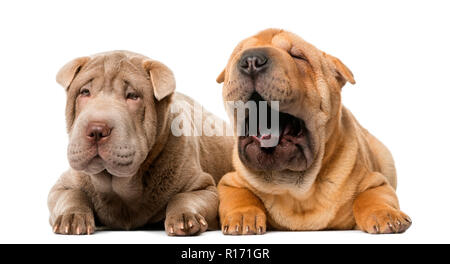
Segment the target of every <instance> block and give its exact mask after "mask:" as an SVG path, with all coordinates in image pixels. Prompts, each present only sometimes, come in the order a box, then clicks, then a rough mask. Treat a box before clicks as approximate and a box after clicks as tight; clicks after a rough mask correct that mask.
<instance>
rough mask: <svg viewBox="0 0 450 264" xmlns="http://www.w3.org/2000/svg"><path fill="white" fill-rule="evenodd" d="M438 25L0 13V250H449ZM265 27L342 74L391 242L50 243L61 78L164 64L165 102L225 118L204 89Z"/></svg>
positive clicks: (303, 237) (99, 11) (165, 13)
mask: <svg viewBox="0 0 450 264" xmlns="http://www.w3.org/2000/svg"><path fill="white" fill-rule="evenodd" d="M449 11H450V5H449V2H448V1H420V2H418V1H371V2H369V1H304V2H303V1H280V0H276V1H262V0H259V1H242V0H241V1H231V0H227V1H223V2H219V1H179V2H172V1H166V0H165V1H154V2H152V1H131V0H127V1H80V0H78V1H1V3H0V47H1V48H0V78H1V83H0V85H1V87H0V98H1V99H0V100H1V102H0V118H1V120H0V121H1V122H0V125H1V129H0V143H1V144H0V155H1V156H0V160H1V167H0V169H1V170H0V173H1V178H0V179H1V180H0V242H4V243H11V242H16V243H22V242H38V243H45V242H52V243H66V242H73V243H103V242H106V243H115V242H119V243H128V242H130V243H141V242H142V243H328V242H336V243H380V242H387V243H398V242H406V243H414V242H450V230H449V229H448V221H450V213H449V210H450V207H449V201H450V200H449V198H450V197H449V194H450V173H449V170H448V164H449V163H450V161H449V149H450V144H449V136H450V133H449V132H450V131H449V130H450V129H449V128H450V126H449V124H448V119H449V118H448V114H449V113H450V112H449V105H450V103H449V99H450V98H449V96H450V85H449V78H448V76H449V73H450V67H449V62H450V55H449V48H450V34H449V26H450V19H449ZM267 27H277V28H284V29H287V30H290V31H293V32H294V33H297V34H299V35H300V36H302V37H303V38H304V39H305V40H307V41H309V42H311V43H313V44H314V45H316V46H317V47H318V48H320V49H322V50H324V51H326V52H327V53H330V54H333V55H335V56H337V57H338V58H340V59H341V60H342V61H343V62H344V63H345V64H346V65H347V66H348V67H349V68H350V69H351V70H352V71H353V73H354V75H355V79H356V85H354V86H351V85H348V86H346V87H344V89H343V101H344V104H345V105H346V106H347V107H348V108H350V110H351V111H352V112H353V113H354V114H355V115H356V117H357V118H358V119H359V121H360V122H361V123H362V125H363V126H365V127H366V128H367V129H369V131H371V132H372V133H373V134H374V135H375V136H377V137H378V138H379V139H380V140H382V141H383V142H384V143H385V144H386V145H387V146H388V147H389V148H390V150H391V151H392V153H393V155H394V158H395V160H396V163H397V170H398V182H399V186H398V196H399V198H400V204H401V208H402V209H403V210H404V211H405V212H406V213H407V214H409V215H410V216H411V218H412V219H413V225H412V227H411V228H410V229H409V230H408V231H407V232H406V233H405V234H402V235H377V236H374V235H368V234H365V233H362V232H359V231H340V232H329V231H323V232H289V233H288V232H272V233H269V234H267V235H264V236H250V237H229V236H227V237H225V236H223V235H221V233H220V232H208V233H206V234H203V235H201V236H199V237H194V238H172V237H167V236H166V235H165V234H164V233H163V232H162V231H161V232H159V231H135V232H97V233H96V234H95V235H93V236H78V237H76V236H73V237H68V236H60V235H54V234H53V233H52V231H51V228H50V226H49V224H48V209H47V205H46V200H47V194H48V191H49V189H50V188H51V186H52V185H53V183H54V182H55V181H56V180H57V178H58V177H59V175H60V174H61V173H62V172H63V171H64V170H66V169H67V168H68V162H67V159H66V144H67V135H66V131H65V121H64V107H65V94H64V91H63V88H61V87H59V86H58V85H57V84H56V82H55V75H56V72H57V71H58V70H59V68H60V67H61V66H62V65H64V64H65V63H66V62H67V61H69V60H71V59H73V58H75V57H78V56H85V55H89V54H93V53H97V52H101V51H107V50H114V49H128V50H131V51H136V52H139V53H142V54H145V55H147V56H149V57H152V58H155V59H158V60H161V61H162V62H164V63H165V64H166V65H168V66H169V67H170V68H172V70H173V71H174V73H175V76H176V79H177V89H178V91H181V92H184V93H186V94H188V95H190V96H191V97H193V98H195V99H196V100H197V101H198V102H200V103H201V104H203V105H204V106H205V107H206V108H207V109H209V110H210V111H212V112H214V113H216V114H218V115H219V116H221V117H223V118H226V116H225V114H224V110H223V105H222V101H221V85H219V84H217V83H216V82H215V78H216V76H217V75H218V74H219V73H220V71H221V70H222V69H223V67H224V66H225V64H226V62H227V59H228V56H229V55H230V53H231V51H232V49H233V48H234V46H235V45H236V44H237V43H238V41H240V40H242V39H243V38H245V37H248V36H250V35H252V34H255V33H257V32H258V31H260V30H262V29H265V28H267Z"/></svg>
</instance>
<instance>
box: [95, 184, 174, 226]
mask: <svg viewBox="0 0 450 264" xmlns="http://www.w3.org/2000/svg"><path fill="white" fill-rule="evenodd" d="M163 185H164V184H163ZM167 188H170V185H169V186H168V185H167V184H165V185H164V186H161V185H148V183H147V182H146V181H130V180H128V179H120V178H113V179H111V180H107V179H103V181H102V182H101V184H99V182H96V184H94V192H93V193H92V196H91V197H92V200H93V204H94V209H95V213H96V215H97V217H98V219H99V220H100V222H101V223H102V224H104V225H107V226H110V227H115V228H123V229H130V228H136V227H140V226H144V225H145V224H147V223H149V222H152V221H153V220H155V221H159V220H161V219H159V218H161V217H163V215H164V214H163V213H164V211H165V206H166V205H167V203H168V201H169V199H170V196H171V195H170V193H171V192H169V191H167ZM161 215H162V216H161ZM156 218H158V219H156Z"/></svg>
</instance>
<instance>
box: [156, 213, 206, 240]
mask: <svg viewBox="0 0 450 264" xmlns="http://www.w3.org/2000/svg"><path fill="white" fill-rule="evenodd" d="M164 226H165V229H166V233H167V234H168V235H169V236H193V235H199V234H201V233H203V232H205V231H206V229H208V223H207V222H206V220H205V218H204V217H203V216H202V215H200V214H196V213H190V212H189V213H175V214H170V215H167V217H166V221H165V223H164Z"/></svg>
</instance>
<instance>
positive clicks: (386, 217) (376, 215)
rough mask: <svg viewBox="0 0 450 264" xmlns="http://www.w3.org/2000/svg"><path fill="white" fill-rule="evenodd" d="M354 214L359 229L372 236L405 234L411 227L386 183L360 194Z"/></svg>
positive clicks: (354, 204)
mask: <svg viewBox="0 0 450 264" xmlns="http://www.w3.org/2000/svg"><path fill="white" fill-rule="evenodd" d="M353 214H354V216H355V221H356V224H357V225H358V227H359V228H360V229H361V230H363V231H366V232H368V233H371V234H389V233H403V232H405V230H406V229H408V228H409V226H410V225H411V219H410V218H409V217H408V216H407V215H406V214H405V213H403V212H402V211H400V210H399V204H398V199H397V195H396V194H395V191H394V189H393V188H392V187H391V186H390V185H389V184H388V183H387V182H386V181H385V182H384V183H383V184H381V185H379V186H377V187H373V188H369V189H367V190H365V191H364V192H362V193H360V194H359V195H358V196H357V197H356V199H355V201H354V203H353Z"/></svg>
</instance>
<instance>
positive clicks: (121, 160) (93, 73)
mask: <svg viewBox="0 0 450 264" xmlns="http://www.w3.org/2000/svg"><path fill="white" fill-rule="evenodd" d="M56 79H57V82H58V83H59V84H60V85H62V86H63V87H64V88H65V89H66V92H67V104H66V121H67V130H68V134H69V145H68V150H67V156H68V160H69V163H70V167H71V168H70V169H69V170H68V171H66V172H65V173H63V174H62V176H61V177H60V178H59V180H58V181H57V183H56V184H55V185H54V186H53V188H52V189H51V191H50V194H49V196H48V207H49V210H50V224H51V226H52V227H53V230H54V232H55V233H59V234H71V235H73V234H77V235H78V234H92V233H93V232H94V230H95V228H96V226H106V227H108V228H112V229H124V230H129V229H136V228H141V227H146V226H148V225H150V224H152V223H162V221H163V220H164V219H165V222H164V224H165V230H166V232H167V234H169V235H196V234H200V233H201V232H203V231H205V230H207V229H208V227H209V228H210V229H215V228H218V221H217V207H218V195H217V190H216V187H215V186H216V183H217V182H218V180H219V179H220V177H221V176H223V175H224V174H225V173H227V172H229V171H231V170H232V169H231V168H232V167H231V151H232V145H233V141H232V137H223V136H186V135H184V134H183V135H174V133H172V129H171V126H172V123H173V121H174V120H175V119H176V118H177V117H178V116H177V114H176V113H173V111H171V110H170V109H171V107H176V106H181V107H183V109H186V106H187V107H188V108H193V107H194V104H195V102H194V101H193V100H192V99H190V98H188V97H187V96H184V95H182V94H179V93H175V92H174V90H175V79H174V76H173V74H172V72H171V70H170V69H169V68H168V67H167V66H165V65H164V64H162V63H161V62H158V61H155V60H152V59H149V58H147V57H144V56H142V55H139V54H135V53H132V52H127V51H113V52H106V53H101V54H96V55H93V56H88V57H81V58H77V59H74V60H72V61H70V62H68V63H67V64H66V65H65V66H63V67H62V69H61V70H60V71H59V73H58V74H57V77H56ZM186 116H188V118H189V117H190V116H191V115H186ZM202 118H203V119H212V120H217V118H216V117H215V116H213V115H212V114H210V113H208V112H206V111H203V114H202ZM194 125H195V124H194V123H193V122H191V120H190V119H187V121H186V123H182V124H181V126H185V128H186V127H187V126H194ZM193 129H197V130H198V129H201V128H199V127H195V128H194V127H193Z"/></svg>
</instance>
